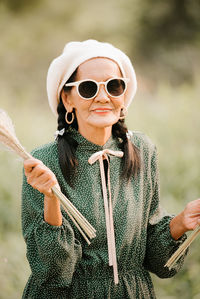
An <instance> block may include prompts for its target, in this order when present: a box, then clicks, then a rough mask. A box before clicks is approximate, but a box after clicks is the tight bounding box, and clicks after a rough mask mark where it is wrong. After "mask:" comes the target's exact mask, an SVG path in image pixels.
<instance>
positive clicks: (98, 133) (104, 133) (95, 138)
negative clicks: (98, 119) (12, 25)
mask: <svg viewBox="0 0 200 299" xmlns="http://www.w3.org/2000/svg"><path fill="white" fill-rule="evenodd" d="M78 131H79V133H80V134H81V135H82V136H83V137H85V138H86V139H87V140H88V141H90V142H92V143H94V144H97V145H101V146H102V145H104V144H105V143H106V142H107V141H108V139H109V138H110V136H111V131H112V127H105V128H90V129H87V130H78Z"/></svg>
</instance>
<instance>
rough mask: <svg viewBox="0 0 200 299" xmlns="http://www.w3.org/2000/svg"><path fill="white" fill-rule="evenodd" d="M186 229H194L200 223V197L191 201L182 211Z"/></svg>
mask: <svg viewBox="0 0 200 299" xmlns="http://www.w3.org/2000/svg"><path fill="white" fill-rule="evenodd" d="M182 219H183V220H182V221H183V226H184V227H185V231H189V230H193V229H195V227H196V226H197V224H199V223H200V198H199V199H196V200H193V201H190V202H189V203H188V204H187V205H186V207H185V209H184V210H183V212H182Z"/></svg>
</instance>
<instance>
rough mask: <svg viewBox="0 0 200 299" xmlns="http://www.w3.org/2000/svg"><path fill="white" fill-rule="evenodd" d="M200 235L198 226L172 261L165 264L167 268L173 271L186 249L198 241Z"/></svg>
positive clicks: (171, 258)
mask: <svg viewBox="0 0 200 299" xmlns="http://www.w3.org/2000/svg"><path fill="white" fill-rule="evenodd" d="M199 233H200V225H197V227H196V228H195V230H194V231H193V232H192V233H191V234H190V235H189V237H188V238H187V239H186V240H185V241H184V242H183V244H182V245H181V246H180V247H179V248H178V249H177V250H176V251H175V252H174V254H173V255H172V256H171V257H170V259H169V260H168V261H167V263H166V264H165V267H168V268H169V269H172V268H173V266H174V265H175V264H176V262H177V261H178V260H179V258H180V257H181V256H182V255H183V254H184V252H185V251H186V249H187V248H188V247H189V246H190V245H191V243H192V242H193V241H194V240H195V239H196V237H197V236H198V234H199Z"/></svg>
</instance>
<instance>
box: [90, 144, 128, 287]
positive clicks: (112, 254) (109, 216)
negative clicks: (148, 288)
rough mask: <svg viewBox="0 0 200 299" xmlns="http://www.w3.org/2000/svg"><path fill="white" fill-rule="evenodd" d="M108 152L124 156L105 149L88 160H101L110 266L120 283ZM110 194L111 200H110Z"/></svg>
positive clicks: (116, 282)
mask: <svg viewBox="0 0 200 299" xmlns="http://www.w3.org/2000/svg"><path fill="white" fill-rule="evenodd" d="M108 154H109V155H112V156H116V157H119V158H121V157H123V155H124V153H123V152H122V151H112V150H109V149H105V150H102V151H99V152H96V153H94V154H93V155H92V156H91V157H90V158H89V160H88V162H89V163H90V164H93V163H95V162H96V161H97V160H99V164H100V173H101V184H102V190H103V199H104V209H105V217H106V232H107V242H108V257H109V266H113V273H114V282H115V284H118V282H119V279H118V270H117V257H116V246H115V232H114V223H113V211H112V198H111V188H110V163H109V159H108ZM104 159H105V160H107V162H108V184H107V185H108V192H107V187H106V178H105V170H104V164H103V160H104ZM108 195H109V200H108Z"/></svg>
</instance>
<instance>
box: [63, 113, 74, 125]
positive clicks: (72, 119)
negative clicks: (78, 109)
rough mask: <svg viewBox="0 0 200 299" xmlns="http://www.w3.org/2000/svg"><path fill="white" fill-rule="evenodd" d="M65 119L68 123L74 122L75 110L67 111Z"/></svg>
mask: <svg viewBox="0 0 200 299" xmlns="http://www.w3.org/2000/svg"><path fill="white" fill-rule="evenodd" d="M68 114H71V115H72V116H71V120H68ZM65 120H66V123H67V124H68V125H71V124H72V123H73V121H74V112H66V114H65Z"/></svg>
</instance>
